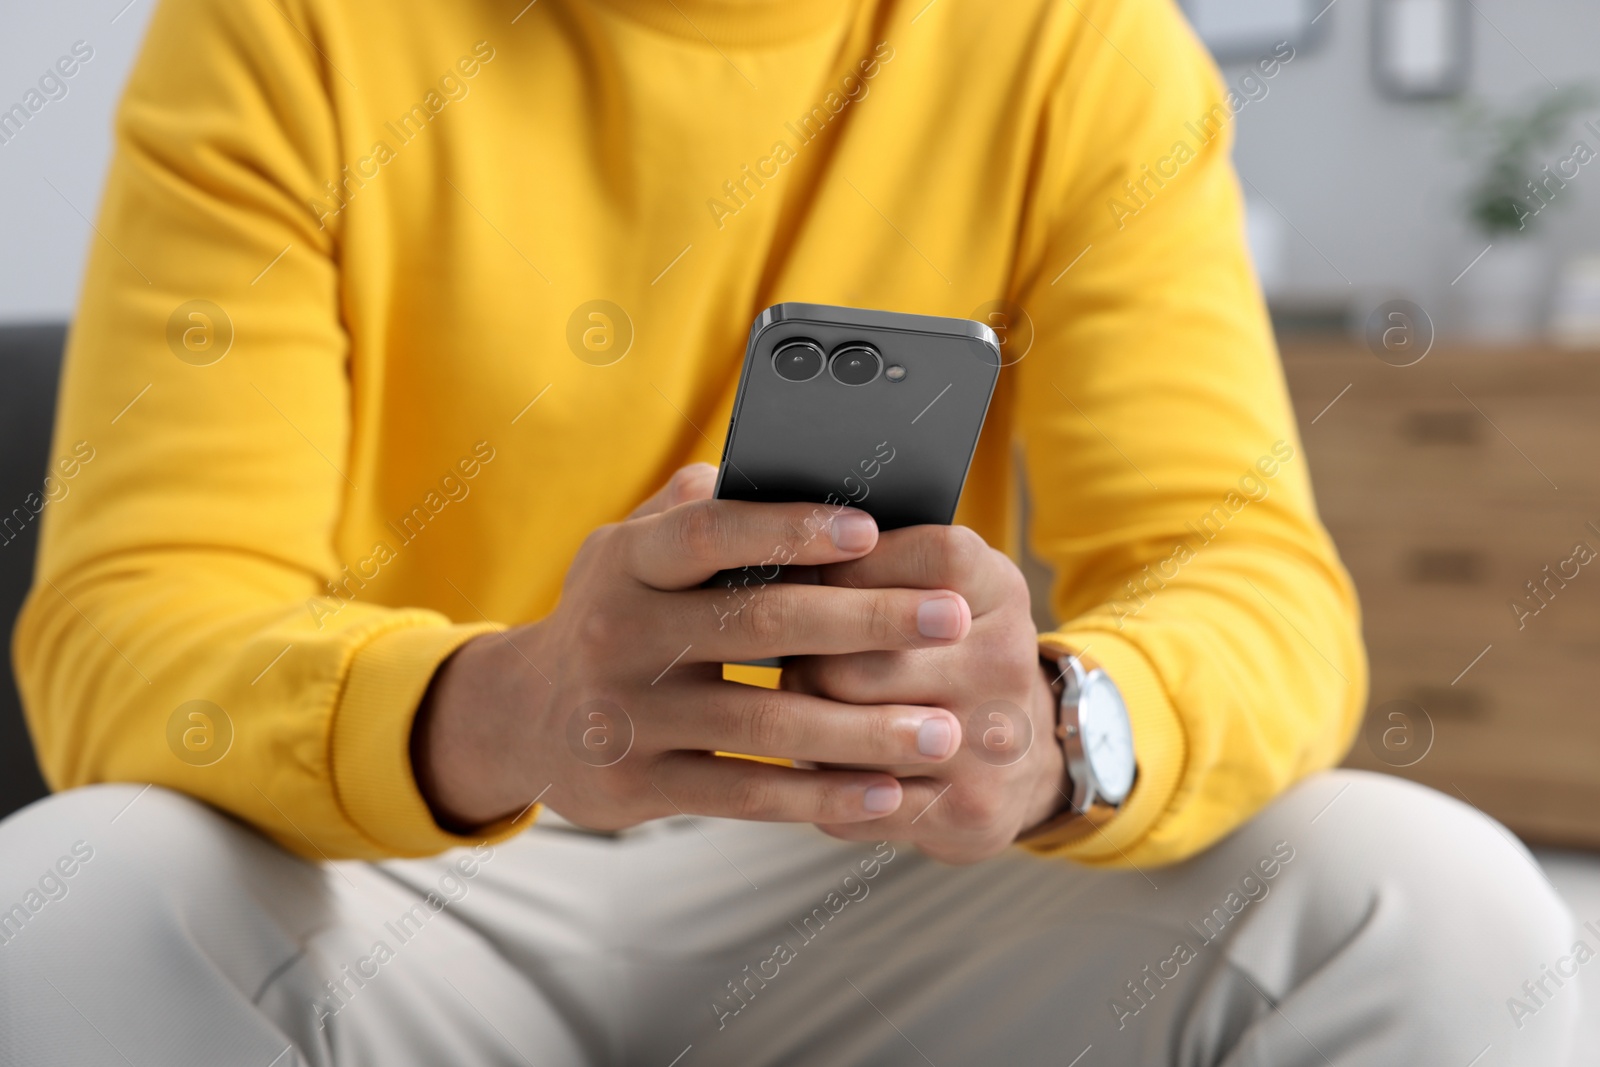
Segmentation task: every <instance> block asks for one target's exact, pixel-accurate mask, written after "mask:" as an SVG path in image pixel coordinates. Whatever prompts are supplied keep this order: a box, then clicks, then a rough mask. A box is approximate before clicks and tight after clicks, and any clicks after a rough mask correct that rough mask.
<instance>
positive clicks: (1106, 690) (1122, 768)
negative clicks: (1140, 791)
mask: <svg viewBox="0 0 1600 1067" xmlns="http://www.w3.org/2000/svg"><path fill="white" fill-rule="evenodd" d="M1078 721H1079V724H1080V728H1081V729H1082V731H1083V753H1084V756H1085V758H1087V759H1088V761H1089V769H1090V770H1091V771H1093V772H1094V777H1095V781H1096V782H1098V783H1099V789H1098V792H1099V793H1100V795H1101V797H1103V798H1104V799H1105V800H1106V801H1107V802H1108V803H1111V804H1120V803H1122V802H1123V801H1124V800H1126V799H1127V796H1128V792H1129V790H1131V789H1132V788H1133V774H1134V759H1133V727H1132V725H1131V724H1130V723H1129V722H1128V708H1127V705H1125V704H1123V702H1122V693H1121V691H1119V690H1118V689H1117V686H1116V683H1115V682H1113V681H1112V680H1111V677H1110V675H1108V674H1106V672H1105V671H1103V670H1094V671H1090V672H1089V675H1088V677H1087V678H1085V679H1084V683H1083V695H1082V697H1081V699H1080V701H1079V704H1078Z"/></svg>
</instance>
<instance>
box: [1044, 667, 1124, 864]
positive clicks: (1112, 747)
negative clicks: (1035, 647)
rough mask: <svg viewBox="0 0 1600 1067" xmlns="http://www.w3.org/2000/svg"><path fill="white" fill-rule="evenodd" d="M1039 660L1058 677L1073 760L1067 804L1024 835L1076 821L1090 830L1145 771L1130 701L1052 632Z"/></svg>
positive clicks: (1060, 722) (1061, 735)
mask: <svg viewBox="0 0 1600 1067" xmlns="http://www.w3.org/2000/svg"><path fill="white" fill-rule="evenodd" d="M1039 661H1040V663H1042V664H1043V665H1044V668H1045V670H1047V671H1049V672H1050V675H1051V677H1052V678H1053V679H1054V681H1053V682H1052V683H1051V685H1052V688H1053V689H1054V690H1055V694H1056V737H1057V738H1058V739H1059V740H1060V742H1061V751H1062V754H1063V755H1064V756H1065V757H1066V765H1067V768H1066V769H1067V779H1066V782H1065V783H1064V788H1063V790H1062V792H1063V793H1065V794H1066V797H1067V808H1066V810H1065V811H1063V812H1062V813H1061V814H1059V815H1057V816H1055V817H1054V818H1051V819H1047V820H1046V821H1045V822H1043V823H1041V824H1040V825H1038V826H1036V827H1034V828H1033V829H1031V830H1029V831H1028V832H1027V833H1025V834H1023V836H1022V838H1021V840H1031V839H1033V838H1038V837H1044V836H1046V835H1051V836H1056V835H1057V833H1058V831H1065V830H1068V829H1069V828H1071V827H1074V826H1075V825H1076V826H1077V827H1078V828H1079V829H1080V830H1081V831H1082V832H1083V833H1088V832H1089V831H1090V830H1091V829H1093V828H1094V827H1096V826H1100V825H1102V824H1104V823H1106V822H1109V821H1110V819H1111V817H1112V816H1113V815H1115V814H1116V813H1117V812H1118V811H1120V810H1121V808H1122V805H1123V804H1124V803H1125V802H1126V801H1127V799H1128V794H1129V793H1131V792H1133V783H1134V781H1135V780H1136V779H1137V778H1138V773H1139V770H1138V763H1137V761H1136V760H1135V758H1134V752H1133V725H1132V723H1131V722H1130V721H1129V719H1128V706H1127V705H1126V704H1125V703H1123V700H1122V691H1121V690H1119V689H1118V688H1117V683H1116V682H1114V681H1112V680H1111V676H1110V675H1109V674H1107V673H1106V672H1105V669H1104V668H1103V667H1101V666H1100V665H1099V664H1098V663H1096V662H1095V661H1094V660H1093V659H1091V658H1089V657H1088V656H1087V655H1085V654H1083V653H1082V652H1074V651H1073V650H1072V649H1070V648H1067V647H1066V646H1065V645H1062V644H1060V643H1059V642H1057V641H1055V640H1054V639H1052V638H1049V637H1041V638H1040V639H1039ZM1071 836H1074V835H1071V834H1069V835H1068V839H1069V840H1070V838H1071Z"/></svg>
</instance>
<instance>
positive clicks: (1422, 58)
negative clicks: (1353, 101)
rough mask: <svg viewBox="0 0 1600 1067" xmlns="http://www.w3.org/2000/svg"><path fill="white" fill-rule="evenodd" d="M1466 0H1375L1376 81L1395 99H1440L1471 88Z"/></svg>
mask: <svg viewBox="0 0 1600 1067" xmlns="http://www.w3.org/2000/svg"><path fill="white" fill-rule="evenodd" d="M1469 14H1470V12H1469V11H1468V7H1467V0H1373V4H1372V77H1373V81H1374V82H1375V83H1376V84H1377V86H1378V89H1379V91H1380V92H1382V93H1383V94H1384V95H1385V96H1387V97H1389V98H1391V99H1394V100H1440V99H1444V98H1447V97H1452V96H1457V95H1459V94H1460V93H1461V92H1462V91H1464V90H1465V89H1466V87H1467V81H1468V77H1469V74H1470V68H1471V59H1472V24H1471V20H1470V18H1469V17H1468V16H1469Z"/></svg>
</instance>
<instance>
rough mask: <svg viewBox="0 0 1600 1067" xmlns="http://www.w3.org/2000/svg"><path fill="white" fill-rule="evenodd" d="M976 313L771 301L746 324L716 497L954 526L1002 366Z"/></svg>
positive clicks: (890, 525) (887, 521)
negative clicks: (956, 315)
mask: <svg viewBox="0 0 1600 1067" xmlns="http://www.w3.org/2000/svg"><path fill="white" fill-rule="evenodd" d="M1000 366H1001V356H1000V341H999V339H998V338H997V337H996V336H995V333H994V331H993V330H991V329H990V328H989V327H988V326H985V325H984V324H982V323H980V322H974V321H972V320H970V319H947V318H935V317H933V316H930V315H905V314H900V313H898V312H892V311H869V310H865V309H861V308H848V307H831V306H827V305H823V304H777V305H775V306H773V307H770V308H767V310H765V311H763V312H762V313H761V314H760V315H759V316H757V318H756V321H755V323H754V324H753V325H752V326H751V327H750V340H749V342H748V344H746V346H745V355H744V370H743V372H742V373H741V374H740V377H739V393H738V396H737V397H736V398H735V400H734V404H733V417H732V419H731V420H730V421H729V423H728V437H727V440H726V442H725V443H724V445H723V448H722V467H721V470H720V472H719V473H718V476H717V487H716V496H717V498H718V499H720V500H752V501H768V502H789V501H810V502H815V503H818V504H826V505H831V506H848V507H854V508H859V509H861V510H862V511H865V512H867V513H868V514H869V515H871V516H872V517H873V519H875V520H876V521H877V523H878V527H879V529H882V530H893V529H896V528H898V527H902V526H914V525H919V524H925V523H938V524H948V523H950V521H951V520H952V519H954V517H955V512H956V504H957V503H958V502H959V501H960V499H961V488H962V486H963V485H964V484H965V483H966V480H967V470H968V469H969V468H970V467H971V465H972V455H973V452H974V450H975V449H976V448H977V445H978V435H979V433H980V432H981V431H982V429H983V419H984V416H985V415H986V414H988V411H989V401H990V398H991V397H992V396H993V395H994V386H995V382H996V381H997V380H998V379H999V376H1000Z"/></svg>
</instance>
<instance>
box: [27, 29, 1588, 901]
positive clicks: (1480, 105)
mask: <svg viewBox="0 0 1600 1067" xmlns="http://www.w3.org/2000/svg"><path fill="white" fill-rule="evenodd" d="M155 2H156V0H85V2H83V3H78V4H72V5H56V4H51V5H43V4H40V5H21V4H14V5H8V9H7V11H6V14H5V16H4V19H5V30H6V32H5V33H4V34H3V35H0V72H4V77H3V78H0V200H3V202H5V203H7V204H10V205H12V206H13V209H12V210H10V211H8V212H5V213H4V214H0V617H3V618H4V619H6V626H7V629H8V630H9V627H10V620H11V619H12V618H14V616H15V613H16V610H17V608H18V606H19V604H20V602H21V598H22V595H23V593H24V590H25V588H26V586H27V583H28V578H29V574H30V571H31V566H32V558H33V552H34V547H35V540H36V536H37V531H38V516H37V514H36V513H35V512H34V511H33V510H32V507H31V505H30V504H29V503H28V501H29V500H30V499H31V500H33V501H37V500H38V499H39V497H38V496H37V495H34V496H32V497H30V494H38V493H39V492H40V490H41V484H42V479H43V477H44V474H45V470H46V463H47V444H48V433H49V425H50V417H51V412H52V408H53V402H54V392H55V378H56V372H57V364H58V360H59V356H60V349H61V343H62V338H63V334H64V330H65V324H66V321H67V319H68V317H69V315H70V314H71V311H72V308H73V305H74V302H75V299H76V294H77V290H78V284H79V282H78V280H79V274H80V271H81V270H82V267H83V263H84V257H85V254H86V251H87V249H88V247H89V245H90V243H91V242H92V241H95V240H97V239H98V238H97V237H96V236H95V232H94V230H93V226H92V223H91V221H90V220H91V219H92V218H93V217H94V215H95V211H96V204H97V201H98V197H99V191H100V186H101V183H102V181H103V177H104V171H105V165H106V161H107V154H108V147H109V127H110V118H111V113H112V109H113V106H114V103H115V100H116V97H117V95H118V92H119V91H120V88H121V85H122V83H123V80H124V78H125V77H126V74H127V71H128V68H129V65H130V63H131V61H132V58H133V56H134V55H135V53H136V51H137V48H138V46H139V42H140V39H141V36H142V34H143V32H144V27H145V24H146V22H147V20H148V18H149V16H150V14H151V11H152V8H153V5H154V3H155ZM1183 6H1184V8H1185V11H1186V12H1187V14H1188V15H1189V17H1190V20H1191V21H1192V22H1193V24H1194V25H1195V27H1196V30H1197V32H1199V34H1200V35H1201V37H1202V38H1203V39H1204V40H1205V41H1206V43H1207V45H1208V47H1210V48H1211V49H1212V51H1213V53H1214V54H1215V55H1216V56H1217V59H1218V62H1219V64H1220V65H1221V69H1222V71H1223V74H1224V77H1225V78H1226V80H1227V82H1228V85H1229V87H1230V88H1231V90H1232V91H1233V94H1234V96H1233V97H1232V100H1233V105H1232V110H1233V111H1234V114H1233V116H1232V117H1231V119H1230V120H1229V121H1230V122H1231V123H1232V124H1233V125H1234V127H1235V129H1236V135H1237V148H1236V159H1237V162H1238V167H1239V171H1240V173H1241V175H1242V178H1243V183H1244V191H1245V194H1246V197H1247V200H1248V205H1249V238H1250V243H1251V247H1252V249H1253V251H1254V255H1255V259H1256V262H1257V265H1258V268H1259V270H1260V273H1261V278H1262V283H1263V286H1264V288H1265V290H1266V293H1267V296H1268V298H1269V301H1270V303H1271V306H1272V311H1273V317H1274V322H1275V325H1276V327H1277V329H1278V333H1279V338H1280V342H1281V346H1282V349H1283V353H1284V363H1285V367H1286V371H1287V375H1288V380H1289V385H1290V389H1291V392H1292V394H1293V397H1294V402H1295V406H1296V409H1297V411H1298V413H1299V417H1300V427H1301V432H1302V434H1303V436H1304V445H1305V454H1306V457H1307V461H1308V462H1309V464H1310V466H1311V470H1312V474H1313V477H1314V480H1315V484H1316V487H1317V490H1318V496H1319V499H1320V502H1321V507H1322V512H1323V515H1324V518H1325V519H1326V521H1327V523H1328V526H1329V528H1330V530H1331V531H1332V533H1333V535H1334V537H1335V539H1336V540H1337V541H1338V543H1339V546H1340V548H1341V551H1342V552H1343V554H1344V558H1345V560H1346V561H1347V563H1348V565H1349V567H1350V569H1351V571H1352V573H1353V574H1354V576H1355V579H1356V582H1357V585H1358V587H1359V589H1360V592H1361V596H1362V600H1363V604H1364V607H1365V612H1366V628H1367V639H1368V642H1369V645H1370V647H1371V652H1372V659H1373V688H1372V704H1371V708H1370V711H1369V714H1368V719H1367V724H1366V728H1365V730H1364V732H1363V736H1362V738H1361V739H1360V740H1358V741H1357V743H1356V746H1355V749H1354V751H1353V753H1352V755H1351V757H1350V763H1352V764H1353V765H1356V766H1363V767H1368V768H1371V769H1376V770H1383V771H1388V772H1391V773H1395V774H1402V775H1406V776H1408V777H1412V778H1416V779H1418V780H1420V781H1423V782H1426V783H1428V784H1429V785H1432V786H1434V787H1435V788H1438V789H1440V790H1443V791H1444V792H1447V793H1450V794H1451V795H1453V796H1457V797H1458V798H1460V799H1462V800H1464V801H1466V802H1468V803H1470V804H1473V805H1474V806H1476V807H1478V808H1480V809H1482V810H1484V811H1485V812H1487V813H1489V814H1491V815H1493V816H1495V817H1496V818H1498V819H1500V820H1501V821H1502V822H1504V823H1505V824H1506V825H1507V826H1508V827H1509V828H1510V829H1511V830H1512V831H1514V832H1515V833H1517V834H1518V835H1520V836H1521V837H1522V838H1523V839H1524V840H1526V841H1528V842H1529V843H1530V844H1532V845H1534V846H1536V847H1538V848H1539V849H1540V852H1539V855H1540V858H1541V861H1542V862H1543V863H1544V864H1545V867H1546V870H1547V871H1549V872H1550V873H1551V876H1552V878H1554V879H1556V880H1557V881H1558V882H1559V883H1560V884H1561V886H1562V887H1563V889H1564V890H1565V891H1567V892H1568V893H1569V895H1570V896H1573V898H1574V900H1575V902H1578V903H1579V904H1580V914H1581V917H1587V918H1600V860H1596V859H1595V858H1594V856H1595V854H1596V850H1600V818H1597V813H1600V722H1597V721H1596V718H1595V715H1594V712H1593V708H1594V703H1595V699H1596V698H1595V693H1596V689H1597V686H1596V682H1597V681H1600V612H1597V611H1596V607H1597V605H1600V566H1595V567H1590V566H1589V565H1588V564H1589V563H1590V562H1591V561H1592V560H1593V559H1595V558H1597V554H1600V463H1597V452H1600V447H1597V446H1600V63H1597V62H1596V56H1595V42H1596V41H1600V5H1597V4H1595V3H1593V2H1592V0H1332V2H1331V3H1330V2H1328V0H1311V2H1309V3H1308V2H1302V0H1185V2H1184V4H1183ZM69 72H70V73H69ZM1035 572H1036V574H1035V576H1036V577H1039V575H1038V574H1037V568H1035ZM0 673H4V674H5V676H4V677H0V815H3V814H4V813H5V812H8V811H10V810H13V809H14V808H15V807H18V806H20V805H21V804H24V803H26V802H28V801H29V800H31V799H33V798H35V797H37V796H39V795H41V794H42V792H43V790H44V786H43V783H42V782H41V781H40V780H39V777H38V773H37V770H36V768H35V765H34V762H33V759H32V755H31V752H30V751H29V748H28V744H27V740H26V736H25V734H24V732H23V730H22V727H21V720H20V713H19V710H18V707H17V702H16V696H15V692H14V688H13V686H12V683H11V681H10V678H9V673H6V672H0ZM1585 894H1588V895H1587V896H1585Z"/></svg>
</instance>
